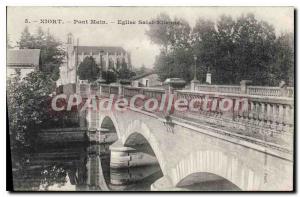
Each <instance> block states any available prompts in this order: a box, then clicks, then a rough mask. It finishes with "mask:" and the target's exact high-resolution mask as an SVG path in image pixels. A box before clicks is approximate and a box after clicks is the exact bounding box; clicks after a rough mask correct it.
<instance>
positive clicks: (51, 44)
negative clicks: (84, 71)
mask: <svg viewBox="0 0 300 197" xmlns="http://www.w3.org/2000/svg"><path fill="white" fill-rule="evenodd" d="M61 45H62V43H61V42H60V41H58V40H57V39H55V38H54V36H53V35H51V34H50V33H49V31H48V32H47V33H45V32H44V31H43V29H42V28H41V27H39V28H38V29H37V33H36V34H35V35H31V34H30V32H29V30H28V27H25V29H24V30H23V32H22V34H21V38H20V41H19V42H18V46H19V48H20V49H40V70H41V71H43V72H45V73H47V74H48V75H49V76H50V77H51V78H52V79H53V80H54V79H56V80H57V79H58V78H59V72H57V71H58V70H59V66H60V65H61V64H62V63H63V60H64V57H65V51H64V50H63V48H62V47H61Z"/></svg>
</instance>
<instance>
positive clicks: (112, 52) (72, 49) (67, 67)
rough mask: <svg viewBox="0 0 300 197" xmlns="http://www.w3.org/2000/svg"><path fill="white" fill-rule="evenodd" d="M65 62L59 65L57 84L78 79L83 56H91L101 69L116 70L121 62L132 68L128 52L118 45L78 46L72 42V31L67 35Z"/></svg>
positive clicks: (74, 81)
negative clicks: (78, 70) (78, 69)
mask: <svg viewBox="0 0 300 197" xmlns="http://www.w3.org/2000/svg"><path fill="white" fill-rule="evenodd" d="M65 48H66V58H65V63H64V64H63V65H61V67H60V79H59V81H58V85H64V84H69V83H76V82H78V81H79V79H78V76H77V72H76V70H77V68H78V66H79V64H80V63H81V62H82V61H83V60H84V58H85V57H88V56H92V57H93V58H94V59H95V61H96V64H97V65H98V66H99V68H102V70H103V71H107V70H113V69H114V70H118V69H119V68H120V66H121V65H122V64H123V63H126V65H127V66H128V69H130V70H131V69H132V67H131V60H130V53H128V52H127V51H125V50H124V49H123V48H122V47H119V46H80V45H78V41H77V42H76V43H75V42H74V37H73V35H72V33H69V34H68V35H67V43H66V45H65Z"/></svg>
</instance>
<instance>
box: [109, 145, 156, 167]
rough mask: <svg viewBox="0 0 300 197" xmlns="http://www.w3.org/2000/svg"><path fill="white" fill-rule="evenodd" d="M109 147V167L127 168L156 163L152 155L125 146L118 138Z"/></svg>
mask: <svg viewBox="0 0 300 197" xmlns="http://www.w3.org/2000/svg"><path fill="white" fill-rule="evenodd" d="M109 149H110V151H111V156H110V167H111V168H129V167H138V166H147V165H156V164H158V161H157V159H156V157H155V156H154V155H150V154H148V153H144V152H139V151H137V150H136V149H135V148H132V147H126V146H124V145H123V144H122V142H120V140H118V141H116V142H115V143H113V144H112V145H111V146H110V147H109Z"/></svg>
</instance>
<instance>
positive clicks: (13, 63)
mask: <svg viewBox="0 0 300 197" xmlns="http://www.w3.org/2000/svg"><path fill="white" fill-rule="evenodd" d="M39 62H40V49H9V50H8V51H7V70H6V72H7V75H6V76H7V77H13V76H16V74H17V72H20V74H21V78H24V77H25V76H26V75H27V74H29V73H31V72H32V71H34V70H38V69H39Z"/></svg>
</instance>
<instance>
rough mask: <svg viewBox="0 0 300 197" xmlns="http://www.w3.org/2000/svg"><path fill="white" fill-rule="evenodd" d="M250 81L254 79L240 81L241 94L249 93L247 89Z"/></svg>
mask: <svg viewBox="0 0 300 197" xmlns="http://www.w3.org/2000/svg"><path fill="white" fill-rule="evenodd" d="M250 83H252V81H251V80H242V81H241V82H240V84H241V94H247V92H248V91H247V89H248V87H247V86H248V84H250Z"/></svg>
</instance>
